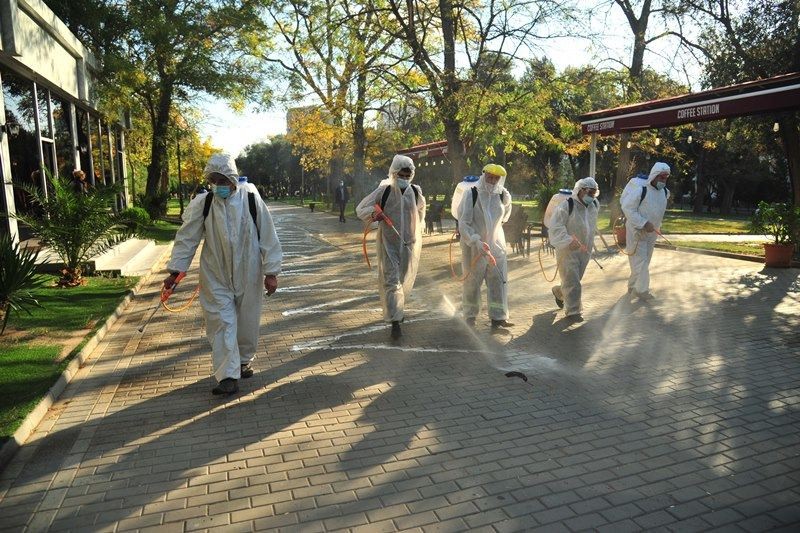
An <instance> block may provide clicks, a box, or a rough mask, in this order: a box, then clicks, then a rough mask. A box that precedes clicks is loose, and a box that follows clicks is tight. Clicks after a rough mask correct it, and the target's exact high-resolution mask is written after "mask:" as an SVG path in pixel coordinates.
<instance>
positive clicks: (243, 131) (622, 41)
mask: <svg viewBox="0 0 800 533" xmlns="http://www.w3.org/2000/svg"><path fill="white" fill-rule="evenodd" d="M649 26H650V29H651V31H660V28H659V27H658V21H657V20H656V19H655V18H653V19H651V22H650V24H649ZM583 33H584V34H585V35H604V36H605V37H604V39H603V44H604V46H605V48H606V50H597V49H595V48H592V47H591V45H590V42H589V41H588V40H587V39H579V38H573V37H570V38H562V39H558V40H554V41H551V42H549V43H546V44H545V45H544V46H543V49H544V54H545V55H546V56H547V57H548V58H550V60H551V61H552V62H553V64H554V65H555V66H556V68H557V69H558V70H563V69H564V68H566V67H568V66H580V65H585V64H587V63H593V64H595V65H598V66H603V67H606V68H620V66H621V65H620V64H618V63H617V64H615V63H612V62H609V61H604V62H601V60H600V58H607V57H616V58H618V59H619V60H620V61H622V62H624V63H625V64H629V63H630V55H631V53H630V44H631V41H632V38H631V32H630V28H629V26H628V23H627V21H626V20H625V19H624V17H623V16H622V14H621V12H620V10H619V9H617V8H613V9H611V10H610V11H609V12H608V13H597V14H595V16H594V17H593V18H592V19H591V21H589V23H588V24H587V27H586V28H585V31H584V32H583ZM675 57H676V54H675V43H674V41H673V42H670V41H668V40H664V39H662V40H659V41H656V42H655V43H654V44H653V45H652V51H649V52H648V53H647V54H645V64H646V65H647V66H650V67H653V68H656V69H658V70H662V71H665V72H670V75H671V76H673V77H675V78H676V79H678V80H679V81H682V82H684V83H687V84H689V86H690V87H692V90H697V89H698V88H699V84H698V83H697V82H698V80H699V68H698V67H697V66H693V67H691V68H689V69H688V74H687V73H686V72H683V71H678V70H677V69H676V65H675V64H674V60H675ZM203 114H204V119H203V120H202V122H201V124H200V125H199V129H200V134H201V135H202V136H203V137H208V138H210V140H211V143H212V144H213V145H214V146H215V147H218V148H221V149H222V150H223V151H225V152H228V153H231V154H233V155H234V156H238V155H239V153H240V152H241V151H242V150H244V148H245V147H247V146H248V145H250V144H254V143H258V142H264V141H267V140H268V139H269V138H270V137H271V136H273V135H277V134H281V133H286V109H274V110H271V111H269V112H265V113H256V112H253V111H249V110H248V111H244V112H242V113H237V112H236V111H234V110H233V109H231V108H230V106H228V104H227V103H225V102H224V101H222V100H216V99H214V100H209V101H207V102H206V103H205V104H204V105H203Z"/></svg>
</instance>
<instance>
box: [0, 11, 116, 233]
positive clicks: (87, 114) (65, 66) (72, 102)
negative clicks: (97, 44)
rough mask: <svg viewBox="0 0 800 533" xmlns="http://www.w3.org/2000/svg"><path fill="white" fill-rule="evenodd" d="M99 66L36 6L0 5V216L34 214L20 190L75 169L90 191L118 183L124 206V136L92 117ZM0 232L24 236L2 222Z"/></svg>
mask: <svg viewBox="0 0 800 533" xmlns="http://www.w3.org/2000/svg"><path fill="white" fill-rule="evenodd" d="M96 70H97V62H96V60H95V58H94V57H93V56H92V53H91V52H90V51H89V50H88V49H87V48H86V47H84V46H83V45H82V44H81V43H80V41H78V39H77V38H76V37H75V35H74V34H73V33H72V32H70V31H69V29H67V27H66V25H64V23H63V22H62V21H61V20H59V19H58V18H57V17H56V16H55V15H54V14H53V12H52V11H51V10H50V9H49V8H48V7H47V6H46V5H45V4H44V3H43V2H41V1H40V0H0V83H1V84H2V93H0V109H2V111H3V115H2V117H3V122H2V126H0V141H1V143H0V174H2V178H3V186H2V188H1V189H0V212H2V214H4V215H8V214H14V213H32V212H33V206H31V205H30V204H31V203H30V200H29V198H28V194H27V193H26V192H25V191H23V190H21V189H19V188H18V187H15V186H18V185H22V184H29V185H32V186H34V187H37V188H39V189H40V190H44V191H45V194H47V190H48V183H49V181H50V180H52V179H53V177H54V176H70V175H71V174H72V172H73V170H75V169H81V170H83V171H84V172H85V173H86V177H87V179H88V181H89V182H90V183H92V185H102V184H111V183H117V182H121V183H123V184H124V190H125V192H124V193H123V194H122V195H121V197H120V199H119V207H125V206H126V205H128V203H129V202H128V194H129V193H128V187H127V180H126V173H125V134H124V129H123V128H122V125H121V124H120V123H118V122H113V121H112V122H109V121H107V120H106V119H104V118H103V117H102V116H101V115H100V114H99V113H98V112H97V98H96V94H95V79H96ZM0 231H2V232H8V233H10V234H12V235H14V236H15V237H16V238H17V239H20V238H21V239H26V238H27V237H28V236H29V235H27V234H26V229H25V228H24V227H21V225H18V224H17V222H16V221H15V220H14V219H13V218H10V217H0Z"/></svg>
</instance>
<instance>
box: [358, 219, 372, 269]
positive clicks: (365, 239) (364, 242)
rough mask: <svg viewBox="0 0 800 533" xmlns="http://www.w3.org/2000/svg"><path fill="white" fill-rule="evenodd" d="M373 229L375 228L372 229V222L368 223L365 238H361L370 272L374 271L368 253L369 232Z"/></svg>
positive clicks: (362, 248)
mask: <svg viewBox="0 0 800 533" xmlns="http://www.w3.org/2000/svg"><path fill="white" fill-rule="evenodd" d="M373 229H375V228H373V227H372V222H371V221H367V224H366V225H365V226H364V236H363V237H362V238H361V251H362V252H363V254H364V260H365V261H366V262H367V268H368V269H370V270H372V265H371V264H369V254H368V253H367V235H369V232H370V231H372V230H373Z"/></svg>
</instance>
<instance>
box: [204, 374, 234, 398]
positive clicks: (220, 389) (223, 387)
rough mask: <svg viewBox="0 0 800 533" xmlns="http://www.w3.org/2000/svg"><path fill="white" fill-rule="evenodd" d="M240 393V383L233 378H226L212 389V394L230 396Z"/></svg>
mask: <svg viewBox="0 0 800 533" xmlns="http://www.w3.org/2000/svg"><path fill="white" fill-rule="evenodd" d="M237 392H239V383H238V382H237V381H236V380H235V379H233V378H225V379H223V380H222V381H220V382H219V384H218V385H217V386H216V387H214V388H213V389H211V394H215V395H220V394H224V395H226V396H230V395H231V394H236V393H237Z"/></svg>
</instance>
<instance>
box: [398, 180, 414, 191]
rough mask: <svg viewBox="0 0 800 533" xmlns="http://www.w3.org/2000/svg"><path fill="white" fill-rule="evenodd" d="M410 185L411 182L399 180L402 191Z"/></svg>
mask: <svg viewBox="0 0 800 533" xmlns="http://www.w3.org/2000/svg"><path fill="white" fill-rule="evenodd" d="M410 183H411V180H401V179H400V178H397V186H398V187H400V188H401V189H405V188H406V187H408V185H409V184H410Z"/></svg>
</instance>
